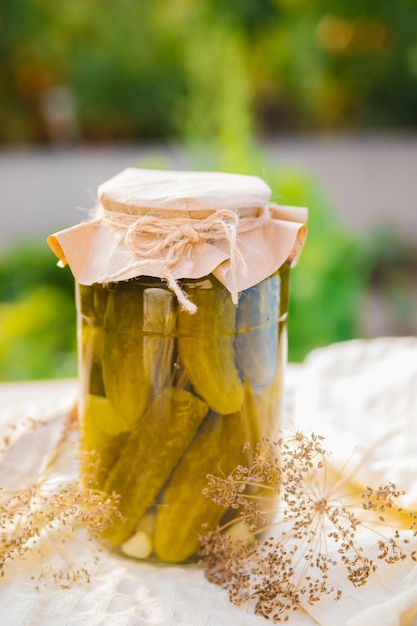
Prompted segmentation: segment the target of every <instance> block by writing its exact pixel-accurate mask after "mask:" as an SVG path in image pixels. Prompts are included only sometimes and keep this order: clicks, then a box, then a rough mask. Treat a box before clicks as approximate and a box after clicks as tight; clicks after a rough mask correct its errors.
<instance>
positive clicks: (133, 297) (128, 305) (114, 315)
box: [102, 281, 151, 429]
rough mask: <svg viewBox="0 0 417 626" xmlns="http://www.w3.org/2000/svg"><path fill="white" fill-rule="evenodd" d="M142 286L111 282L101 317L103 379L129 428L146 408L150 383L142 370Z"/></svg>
mask: <svg viewBox="0 0 417 626" xmlns="http://www.w3.org/2000/svg"><path fill="white" fill-rule="evenodd" d="M142 327H143V288H142V287H141V286H140V285H138V284H136V283H135V281H131V282H130V284H129V289H126V284H125V283H118V284H115V285H114V286H113V288H112V291H110V293H109V296H108V302H107V308H106V314H105V318H104V339H103V355H102V368H103V382H104V389H105V394H106V396H107V398H108V399H109V401H110V403H111V405H112V406H113V408H114V410H115V412H116V413H117V414H118V415H119V416H120V418H121V419H122V420H123V421H124V422H125V427H126V429H130V428H133V426H134V425H135V423H136V422H137V421H138V420H139V418H140V417H141V416H142V415H143V413H144V411H145V410H146V408H147V406H148V403H149V400H150V395H151V384H150V381H149V378H147V377H145V375H144V371H143V335H142Z"/></svg>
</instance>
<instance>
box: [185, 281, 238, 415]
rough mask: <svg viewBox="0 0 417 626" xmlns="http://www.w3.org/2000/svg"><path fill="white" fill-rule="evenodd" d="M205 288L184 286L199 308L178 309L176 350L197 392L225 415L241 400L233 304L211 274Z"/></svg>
mask: <svg viewBox="0 0 417 626" xmlns="http://www.w3.org/2000/svg"><path fill="white" fill-rule="evenodd" d="M207 287H208V288H203V287H197V288H196V289H190V288H189V287H185V291H187V293H188V294H189V295H190V296H191V299H192V301H193V302H194V303H195V304H196V305H197V307H198V308H197V312H196V313H195V314H194V315H190V314H189V313H187V312H186V311H181V310H180V311H179V312H178V351H179V355H180V358H181V360H182V362H183V364H184V367H185V369H186V371H187V374H188V378H189V380H190V382H191V384H192V386H193V387H194V390H195V391H196V393H197V394H198V395H200V396H201V397H202V398H203V399H204V400H205V401H206V402H207V404H208V405H209V407H210V408H211V409H212V410H213V411H216V412H217V413H220V414H223V415H226V414H230V413H234V412H236V411H238V410H239V409H240V407H241V406H242V402H243V386H242V381H241V380H240V377H239V372H238V370H237V367H236V364H235V356H234V348H233V332H234V330H235V317H236V307H235V305H234V304H233V302H232V299H231V296H230V293H229V292H228V291H227V289H225V287H223V285H221V283H220V282H218V281H217V280H216V279H215V278H214V277H210V278H209V279H208V285H207Z"/></svg>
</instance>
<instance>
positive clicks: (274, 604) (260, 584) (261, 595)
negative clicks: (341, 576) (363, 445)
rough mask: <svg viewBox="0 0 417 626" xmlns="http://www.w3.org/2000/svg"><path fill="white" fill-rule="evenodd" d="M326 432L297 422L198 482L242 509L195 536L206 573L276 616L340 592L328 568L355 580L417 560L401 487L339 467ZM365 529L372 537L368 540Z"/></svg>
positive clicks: (221, 501)
mask: <svg viewBox="0 0 417 626" xmlns="http://www.w3.org/2000/svg"><path fill="white" fill-rule="evenodd" d="M323 441H324V440H323V437H321V436H318V435H316V434H314V433H312V434H309V435H307V434H305V433H303V432H300V431H298V432H295V433H291V434H287V435H285V436H283V437H282V438H281V439H279V440H278V441H271V440H269V439H266V438H265V439H263V440H262V441H261V442H260V443H259V444H258V445H257V446H256V449H255V450H254V451H253V460H252V462H251V463H250V464H249V465H247V466H243V465H240V466H238V467H236V468H235V469H234V471H233V472H232V473H231V474H230V475H229V476H215V475H209V476H208V484H207V488H206V489H205V490H204V493H205V495H206V496H207V497H208V498H210V499H211V500H213V501H214V502H216V503H217V504H218V505H219V506H221V507H225V510H227V509H228V508H231V509H236V510H237V511H238V514H239V515H238V519H237V521H236V518H235V519H233V520H229V521H228V522H226V523H224V524H223V525H222V526H218V527H217V528H216V529H214V530H209V529H206V530H205V531H204V533H203V534H202V535H201V537H200V541H201V550H200V557H201V561H202V563H203V564H204V565H205V575H206V577H207V579H208V580H209V581H211V582H213V583H215V584H217V585H219V586H221V587H223V588H225V589H227V590H228V594H229V599H230V600H231V602H232V603H234V604H236V605H242V604H251V605H253V607H254V611H255V613H256V614H259V615H262V616H263V617H265V618H267V619H271V620H272V621H274V622H280V621H286V620H288V619H289V615H290V612H291V611H294V610H298V609H301V608H302V607H305V606H306V605H314V604H316V603H317V602H319V601H320V599H321V598H323V596H330V597H332V598H334V599H335V600H339V599H340V598H341V596H342V590H341V589H340V586H338V585H336V584H334V582H332V576H331V573H332V568H336V567H337V568H341V569H342V570H343V571H344V572H345V576H346V579H347V581H349V582H350V583H351V584H353V585H354V586H356V587H361V586H362V585H365V584H366V582H367V581H368V579H369V578H370V577H371V575H372V574H373V573H374V572H375V571H376V570H377V567H378V564H379V563H380V562H385V563H387V564H389V565H393V564H395V563H399V562H401V561H403V560H404V559H406V558H410V559H412V560H413V561H417V554H416V551H415V550H413V549H412V548H411V547H410V546H411V545H412V539H413V538H415V537H416V536H417V519H416V515H415V514H414V513H412V512H411V513H410V512H406V511H403V509H402V508H401V507H400V506H399V504H398V502H399V498H400V496H401V495H403V493H402V492H401V491H400V490H399V489H398V488H397V487H396V486H395V485H394V484H393V483H388V484H386V485H381V486H379V487H378V488H377V489H375V488H371V487H366V488H364V489H362V488H361V487H360V486H358V485H357V484H355V483H354V482H353V481H352V474H351V473H349V472H348V471H347V469H346V467H345V468H344V470H343V471H342V472H338V471H336V469H335V468H334V467H333V466H332V464H331V463H330V454H329V452H328V451H326V449H325V448H324V444H323ZM371 530H372V531H373V532H372V533H369V531H371ZM370 535H372V537H373V538H375V541H374V545H373V547H372V549H370V547H369V544H368V543H366V549H365V547H364V545H363V542H364V537H365V536H366V537H367V541H368V539H369V536H370Z"/></svg>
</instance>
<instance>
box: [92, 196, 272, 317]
mask: <svg viewBox="0 0 417 626" xmlns="http://www.w3.org/2000/svg"><path fill="white" fill-rule="evenodd" d="M269 217H270V215H269V209H268V206H265V207H264V209H263V210H262V212H261V213H260V214H259V215H257V216H255V217H253V216H250V217H246V216H244V217H240V216H239V215H238V214H237V213H235V212H234V211H230V210H229V209H221V210H218V211H215V212H213V213H211V214H210V215H208V216H207V217H205V218H203V219H193V218H190V217H189V216H188V215H187V217H169V218H168V217H162V216H161V215H160V214H152V213H146V214H142V215H139V216H138V215H137V214H136V215H135V214H130V213H121V212H119V211H110V210H108V209H104V208H103V207H101V206H99V207H98V209H97V213H96V216H95V219H96V220H97V221H100V222H104V223H107V224H108V225H110V226H111V227H112V228H113V229H116V230H118V231H120V233H121V234H122V237H123V241H124V243H125V245H126V246H127V248H128V249H129V251H130V252H132V253H133V254H134V255H135V257H136V258H137V261H135V262H134V263H132V264H131V265H130V266H129V267H128V268H123V270H120V271H119V272H115V273H114V274H112V276H110V277H109V280H117V279H118V278H120V277H121V276H122V275H123V274H126V272H131V271H133V270H141V269H143V268H145V267H147V266H149V265H153V264H157V265H161V264H162V276H161V278H163V279H164V280H166V281H167V283H168V286H169V287H170V289H172V291H173V292H174V293H175V295H176V296H177V298H178V301H179V303H180V305H181V307H182V308H183V309H184V310H186V311H188V312H189V313H195V312H196V310H197V307H196V306H195V304H193V303H192V302H191V301H190V300H189V298H188V296H187V294H186V293H185V292H184V290H183V289H181V287H180V285H179V284H178V282H177V280H176V279H175V277H174V275H173V269H174V268H175V266H176V265H177V263H178V262H179V261H180V260H181V258H183V257H184V256H186V257H187V258H190V255H191V252H192V249H193V247H194V246H195V245H197V244H199V243H202V242H206V243H212V242H214V241H219V240H224V241H227V242H228V246H229V255H230V275H231V283H232V284H231V295H232V301H233V302H234V304H237V302H238V289H237V272H238V270H239V272H240V273H243V274H245V273H246V271H247V266H246V261H245V259H244V257H243V255H242V253H241V251H240V250H239V246H238V234H240V233H242V232H248V231H250V230H253V229H255V228H258V227H259V226H261V225H262V224H263V223H264V222H266V221H267V220H268V219H269Z"/></svg>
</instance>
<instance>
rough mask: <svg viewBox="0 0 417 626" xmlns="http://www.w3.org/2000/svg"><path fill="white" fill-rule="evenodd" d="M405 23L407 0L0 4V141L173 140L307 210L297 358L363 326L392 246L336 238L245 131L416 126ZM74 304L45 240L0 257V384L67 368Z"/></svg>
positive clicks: (288, 172)
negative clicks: (370, 293)
mask: <svg viewBox="0 0 417 626" xmlns="http://www.w3.org/2000/svg"><path fill="white" fill-rule="evenodd" d="M416 26H417V4H416V2H415V0H395V1H389V0H378V1H377V0H368V1H367V2H363V0H349V2H342V1H341V0H332V1H330V0H222V1H220V0H169V1H168V0H141V1H138V0H117V1H116V0H106V2H98V0H89V1H88V2H86V1H85V0H61V1H60V2H54V1H53V0H13V2H3V3H2V5H1V6H0V89H1V93H2V97H1V99H0V144H3V146H11V145H12V146H16V145H31V146H34V145H39V144H46V145H54V146H55V145H56V144H60V145H62V144H64V145H68V143H70V144H72V143H79V142H97V141H100V142H102V141H105V142H117V141H121V140H122V141H125V140H129V141H135V142H141V141H150V140H158V141H161V140H162V141H164V142H170V141H173V140H175V141H176V142H181V143H182V144H183V145H184V146H185V147H186V149H187V150H188V154H189V160H190V163H191V164H192V168H194V169H212V170H223V171H230V172H240V173H250V174H256V175H261V176H262V177H263V178H265V180H266V181H267V182H268V184H269V185H270V187H271V188H272V190H273V200H275V201H277V202H279V203H282V204H294V205H300V206H308V207H309V209H310V220H309V237H308V240H307V244H306V247H305V250H304V251H303V254H302V256H301V260H300V262H299V265H298V266H297V268H296V269H295V270H294V272H293V274H292V286H291V314H290V327H289V330H290V338H289V345H290V352H289V358H290V360H300V359H302V358H304V356H305V355H306V354H307V353H308V352H309V351H310V350H311V349H313V348H314V347H316V346H323V345H327V344H329V343H332V342H334V341H341V340H345V339H350V338H352V337H357V336H360V335H361V332H362V330H361V317H360V315H361V307H362V304H363V301H364V298H365V296H366V293H367V289H368V288H369V284H370V281H371V279H372V276H373V274H374V273H375V271H376V269H377V268H378V267H381V264H382V265H383V264H384V260H385V259H386V255H387V250H390V251H391V252H392V251H393V250H394V251H395V250H401V254H402V255H403V256H404V247H403V246H399V245H398V244H397V242H394V241H393V239H392V237H393V235H392V234H386V236H384V237H381V236H380V237H379V238H378V236H377V237H376V238H375V237H374V239H373V240H372V242H370V241H369V236H368V238H367V239H363V240H361V239H359V238H358V237H357V236H356V235H355V236H353V234H352V233H349V232H348V231H346V229H344V228H343V227H342V226H341V225H340V224H339V223H338V221H337V219H336V218H335V215H334V212H333V210H332V207H331V206H330V205H329V202H328V200H327V198H326V195H325V193H324V192H323V190H321V189H320V188H319V187H318V185H317V183H316V182H315V181H314V180H313V179H312V177H311V176H310V175H309V173H308V172H304V171H301V170H299V169H297V168H281V169H279V170H278V171H277V168H276V167H274V166H272V164H271V163H268V159H267V157H266V155H265V154H263V152H262V149H259V148H257V147H255V144H256V146H258V142H255V138H256V139H258V138H262V137H264V136H271V135H274V134H275V133H277V132H282V131H285V132H296V133H301V132H306V131H308V132H310V131H323V130H324V131H326V132H327V131H331V130H333V131H334V130H352V129H353V130H358V129H368V130H369V129H392V128H394V129H400V128H403V129H404V128H415V127H416V125H417V39H416V36H415V34H416V32H417V29H416ZM133 165H138V166H152V165H153V164H152V163H151V164H149V163H145V162H141V163H136V164H133ZM163 165H164V164H163V163H158V166H161V167H163ZM394 244H395V245H394ZM410 254H411V253H410ZM74 306H75V305H74V295H73V280H72V277H71V274H70V272H69V271H68V270H67V269H64V270H58V269H57V268H56V267H55V259H54V257H53V255H52V253H51V252H50V250H49V249H48V248H47V246H46V244H45V242H43V241H42V242H33V243H31V244H28V245H23V244H21V245H19V246H18V247H17V248H15V249H11V250H8V251H3V253H2V254H0V329H1V335H0V380H18V379H25V378H42V377H60V376H67V375H75V372H76V345H75V314H74Z"/></svg>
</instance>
